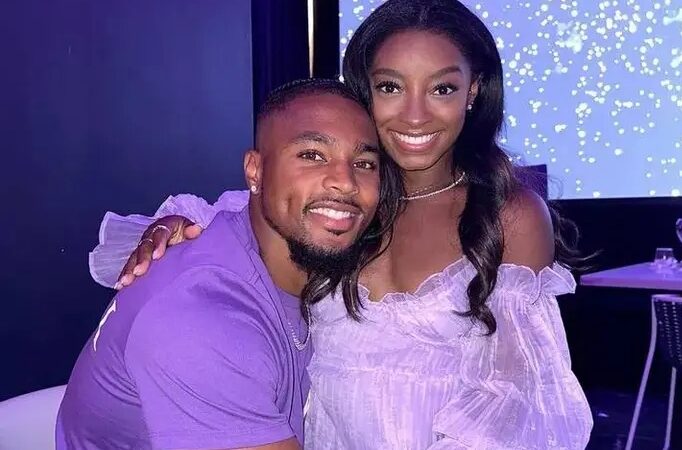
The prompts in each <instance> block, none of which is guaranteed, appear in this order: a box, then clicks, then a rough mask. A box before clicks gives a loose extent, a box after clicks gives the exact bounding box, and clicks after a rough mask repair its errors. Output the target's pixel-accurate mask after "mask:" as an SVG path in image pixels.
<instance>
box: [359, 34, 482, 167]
mask: <svg viewBox="0 0 682 450" xmlns="http://www.w3.org/2000/svg"><path fill="white" fill-rule="evenodd" d="M369 77H370V87H371V89H372V114H373V116H374V120H375V122H376V126H377V130H378V132H379V138H380V139H381V142H382V143H383V144H384V147H385V148H386V151H387V152H388V153H389V155H391V157H392V158H393V159H394V160H395V161H396V163H398V165H399V166H400V167H401V168H402V169H403V170H406V171H420V170H427V169H430V168H432V167H435V166H437V165H439V164H448V165H449V164H450V163H451V158H452V155H451V149H452V147H453V144H454V143H455V141H456V140H457V137H458V136H459V133H460V132H461V131H462V127H463V126H464V119H465V117H466V111H467V105H468V104H469V103H471V102H473V101H474V98H475V96H476V93H477V89H478V86H477V85H476V84H475V83H474V84H472V74H471V68H470V66H469V63H468V61H467V60H466V59H465V58H464V56H463V55H462V53H461V52H460V51H459V49H458V48H457V46H455V45H454V44H453V43H452V41H451V40H450V39H449V38H448V37H447V36H444V35H440V34H435V33H432V32H428V31H416V30H409V31H403V32H399V33H396V34H394V35H392V36H391V37H389V38H388V39H386V41H384V42H383V43H382V45H381V46H380V47H379V49H378V50H377V52H376V54H375V56H374V61H373V64H372V66H371V68H370V73H369Z"/></svg>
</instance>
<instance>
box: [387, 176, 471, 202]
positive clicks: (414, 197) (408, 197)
mask: <svg viewBox="0 0 682 450" xmlns="http://www.w3.org/2000/svg"><path fill="white" fill-rule="evenodd" d="M465 175H466V173H465V172H462V175H460V176H459V178H457V179H456V180H454V181H453V182H452V183H450V184H448V185H447V186H445V187H444V188H440V189H437V190H435V191H431V192H427V193H425V194H420V192H424V190H419V191H416V192H413V193H412V194H408V195H406V196H404V197H400V200H405V201H410V200H420V199H422V198H429V197H433V196H434V195H438V194H440V193H442V192H445V191H449V190H450V189H452V188H454V187H455V186H457V185H459V184H460V183H461V182H462V181H463V180H464V176H465ZM427 189H429V188H427Z"/></svg>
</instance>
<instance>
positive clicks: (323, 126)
mask: <svg viewBox="0 0 682 450" xmlns="http://www.w3.org/2000/svg"><path fill="white" fill-rule="evenodd" d="M268 122H269V127H268V128H270V130H269V132H270V133H274V134H276V135H277V138H278V139H282V138H285V139H289V138H291V137H293V136H297V135H299V134H301V133H304V132H305V131H315V132H318V133H321V134H328V135H330V136H338V137H339V138H341V137H345V136H339V134H348V133H355V132H357V133H359V134H363V135H366V136H367V137H366V139H371V140H374V139H375V129H374V123H373V122H372V120H371V118H370V117H369V114H368V113H367V112H366V110H365V109H364V108H363V107H362V106H360V105H359V104H357V103H355V102H354V101H352V100H349V99H346V98H343V97H340V96H337V95H330V94H311V95H306V96H304V97H300V98H297V99H295V100H292V101H291V102H290V103H289V104H288V105H287V107H286V108H285V109H284V110H280V111H277V112H276V113H274V114H272V115H271V117H269V118H268Z"/></svg>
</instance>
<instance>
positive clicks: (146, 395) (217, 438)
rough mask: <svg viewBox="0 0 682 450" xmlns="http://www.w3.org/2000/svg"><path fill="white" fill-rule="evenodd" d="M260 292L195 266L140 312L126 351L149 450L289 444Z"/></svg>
mask: <svg viewBox="0 0 682 450" xmlns="http://www.w3.org/2000/svg"><path fill="white" fill-rule="evenodd" d="M258 295H259V294H258V293H256V292H254V290H253V288H252V287H251V286H249V285H248V284H247V283H245V282H243V281H241V280H239V279H236V278H235V277H234V276H233V275H231V274H230V273H229V272H226V271H225V270H224V269H220V268H216V267H213V266H208V267H207V266H204V267H195V268H194V269H192V270H190V271H188V272H186V273H185V274H183V275H181V276H180V277H178V278H177V279H176V280H175V281H174V282H173V283H172V284H171V285H169V286H168V287H167V288H166V289H164V291H163V292H162V293H161V294H157V296H156V297H155V298H154V299H153V300H151V301H150V302H149V303H147V305H145V307H144V309H143V310H142V311H140V313H139V315H138V317H137V318H136V320H135V323H134V325H133V327H132V329H131V332H130V336H129V340H128V344H127V346H126V351H125V360H126V367H127V368H128V371H129V372H130V373H131V376H132V377H133V379H134V382H135V386H136V388H137V391H138V395H139V397H140V400H141V403H142V409H143V412H144V416H145V422H146V425H147V428H148V431H149V434H150V438H151V441H152V444H153V446H154V448H157V447H159V448H262V449H273V450H274V449H283V450H289V449H296V448H299V447H298V443H297V442H296V439H295V437H294V433H293V431H292V429H291V427H290V425H289V418H288V416H287V415H285V414H283V413H282V412H281V411H280V410H279V408H278V406H277V398H278V391H280V386H281V381H280V380H281V378H282V375H283V371H284V368H283V367H282V366H281V362H280V361H279V356H278V355H277V351H276V350H275V347H273V345H274V344H273V343H274V342H275V339H274V338H275V336H272V333H273V330H272V329H270V328H269V327H268V326H267V325H266V323H265V321H266V320H267V319H266V318H265V317H264V316H263V311H262V309H261V308H259V307H258V305H259V299H258V298H257V296H258Z"/></svg>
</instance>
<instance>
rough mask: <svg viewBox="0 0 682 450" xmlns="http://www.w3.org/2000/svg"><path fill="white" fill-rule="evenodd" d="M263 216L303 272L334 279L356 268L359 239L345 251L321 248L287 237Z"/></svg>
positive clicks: (359, 253) (359, 250)
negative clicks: (284, 243)
mask: <svg viewBox="0 0 682 450" xmlns="http://www.w3.org/2000/svg"><path fill="white" fill-rule="evenodd" d="M264 216H265V221H266V222H267V223H268V225H270V227H271V228H272V229H273V230H275V231H276V232H277V234H279V235H280V236H281V237H282V238H283V239H284V240H285V241H286V243H287V246H288V247H289V258H290V259H291V261H292V262H293V263H294V264H296V265H297V266H298V267H299V268H300V269H301V270H303V271H304V272H306V273H308V274H311V273H315V274H318V275H322V276H323V277H326V278H332V279H334V278H336V277H339V276H341V275H346V274H349V273H351V272H352V271H353V270H355V269H356V268H357V266H358V264H359V260H360V256H361V255H362V245H361V244H360V241H359V239H358V240H356V241H355V242H353V243H352V244H351V245H350V247H348V248H345V249H330V248H323V247H320V246H317V245H315V244H313V243H312V242H310V241H308V240H306V239H302V238H299V237H295V236H291V235H287V233H285V232H284V231H283V230H282V229H281V227H279V226H277V225H276V224H275V223H274V221H272V220H271V219H270V217H268V215H267V214H265V215H264Z"/></svg>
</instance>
